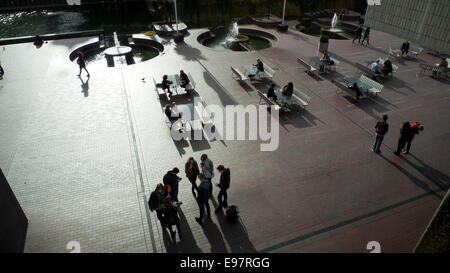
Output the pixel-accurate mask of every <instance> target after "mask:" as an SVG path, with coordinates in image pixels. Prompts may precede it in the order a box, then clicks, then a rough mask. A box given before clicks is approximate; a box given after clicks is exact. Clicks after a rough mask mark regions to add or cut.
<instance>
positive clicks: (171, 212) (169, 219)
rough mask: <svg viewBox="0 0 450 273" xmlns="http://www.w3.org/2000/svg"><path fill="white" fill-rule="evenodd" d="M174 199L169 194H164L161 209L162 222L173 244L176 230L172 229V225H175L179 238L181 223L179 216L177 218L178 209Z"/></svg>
mask: <svg viewBox="0 0 450 273" xmlns="http://www.w3.org/2000/svg"><path fill="white" fill-rule="evenodd" d="M177 205H179V203H178V204H177V202H176V201H172V199H171V198H170V196H166V197H165V198H164V209H163V210H162V212H163V213H162V214H163V222H164V225H165V226H166V227H167V228H168V229H169V231H170V235H171V237H172V242H173V243H174V244H175V239H176V237H175V236H176V234H177V233H176V231H174V230H173V229H172V226H177V230H178V236H180V240H181V238H182V235H181V224H180V218H178V209H177Z"/></svg>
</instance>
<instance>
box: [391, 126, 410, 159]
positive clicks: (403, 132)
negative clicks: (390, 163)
mask: <svg viewBox="0 0 450 273" xmlns="http://www.w3.org/2000/svg"><path fill="white" fill-rule="evenodd" d="M410 129H411V125H410V124H409V121H405V122H403V123H402V126H400V137H399V139H398V144H397V151H395V152H394V154H395V155H400V152H401V151H402V150H403V148H404V147H405V144H406V142H407V139H408V136H409V130H410Z"/></svg>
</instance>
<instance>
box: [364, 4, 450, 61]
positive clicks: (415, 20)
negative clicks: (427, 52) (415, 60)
mask: <svg viewBox="0 0 450 273" xmlns="http://www.w3.org/2000/svg"><path fill="white" fill-rule="evenodd" d="M365 24H366V25H367V26H370V27H371V28H373V29H376V30H380V31H384V32H387V33H390V34H393V35H396V36H398V37H401V38H404V39H405V40H410V41H413V42H415V43H417V44H419V45H421V46H422V47H425V48H429V49H432V50H435V51H438V52H440V53H446V54H450V0H381V5H379V6H369V7H368V10H367V15H366V23H365ZM398 46H400V45H398Z"/></svg>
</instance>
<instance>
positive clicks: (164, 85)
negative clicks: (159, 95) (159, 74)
mask: <svg viewBox="0 0 450 273" xmlns="http://www.w3.org/2000/svg"><path fill="white" fill-rule="evenodd" d="M168 78H169V77H168V76H167V75H164V76H163V80H162V82H161V88H162V89H163V90H165V91H166V92H168V93H169V97H170V98H171V97H172V93H173V92H172V91H170V85H171V84H173V82H172V81H169V80H168Z"/></svg>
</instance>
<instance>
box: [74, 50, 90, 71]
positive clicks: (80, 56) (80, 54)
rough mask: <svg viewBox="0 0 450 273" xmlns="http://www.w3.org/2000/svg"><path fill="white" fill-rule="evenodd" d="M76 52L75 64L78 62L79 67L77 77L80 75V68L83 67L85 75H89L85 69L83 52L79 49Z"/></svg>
mask: <svg viewBox="0 0 450 273" xmlns="http://www.w3.org/2000/svg"><path fill="white" fill-rule="evenodd" d="M77 54H78V59H77V64H78V67H79V68H80V73H78V77H80V76H81V70H82V69H84V70H85V71H86V73H87V76H88V77H89V76H90V75H89V71H87V69H86V60H85V59H84V54H83V53H82V52H81V51H79V52H78V53H77Z"/></svg>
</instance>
